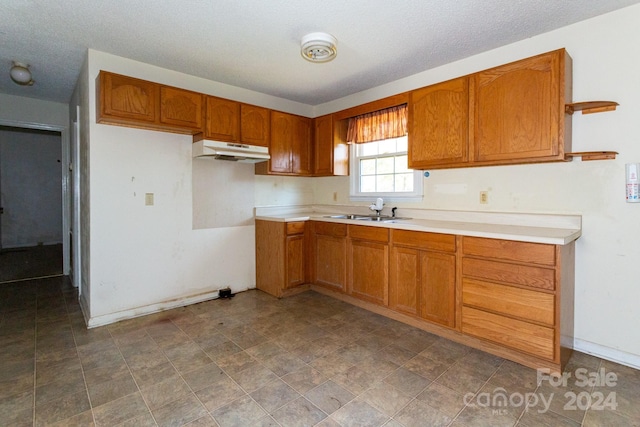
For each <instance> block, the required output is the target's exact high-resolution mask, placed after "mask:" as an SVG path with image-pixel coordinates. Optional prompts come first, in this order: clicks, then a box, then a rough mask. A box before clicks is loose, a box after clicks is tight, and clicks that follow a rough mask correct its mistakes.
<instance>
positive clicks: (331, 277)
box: [314, 235, 347, 292]
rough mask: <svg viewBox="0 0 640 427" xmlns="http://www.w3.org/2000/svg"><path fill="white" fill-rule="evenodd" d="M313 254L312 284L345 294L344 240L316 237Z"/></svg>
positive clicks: (345, 248)
mask: <svg viewBox="0 0 640 427" xmlns="http://www.w3.org/2000/svg"><path fill="white" fill-rule="evenodd" d="M314 253H315V280H314V282H315V283H317V284H319V285H324V286H328V287H330V288H333V289H337V290H339V291H342V292H345V290H346V282H347V280H346V274H347V240H346V238H344V237H334V236H326V235H316V238H315V248H314Z"/></svg>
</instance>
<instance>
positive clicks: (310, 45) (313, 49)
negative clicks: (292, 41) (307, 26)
mask: <svg viewBox="0 0 640 427" xmlns="http://www.w3.org/2000/svg"><path fill="white" fill-rule="evenodd" d="M300 46H301V48H300V53H301V54H302V57H303V58H304V59H306V60H307V61H310V62H328V61H331V60H332V59H333V58H335V57H336V55H337V54H338V47H337V40H336V38H335V37H333V36H332V35H331V34H327V33H311V34H307V35H306V36H304V37H302V42H301V43H300Z"/></svg>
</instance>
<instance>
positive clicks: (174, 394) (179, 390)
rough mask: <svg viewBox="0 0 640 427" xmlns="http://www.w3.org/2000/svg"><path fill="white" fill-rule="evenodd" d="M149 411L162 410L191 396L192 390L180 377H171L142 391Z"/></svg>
mask: <svg viewBox="0 0 640 427" xmlns="http://www.w3.org/2000/svg"><path fill="white" fill-rule="evenodd" d="M140 393H141V394H142V397H143V398H144V401H145V402H146V403H147V406H148V407H149V409H151V410H154V409H157V408H160V407H162V406H164V405H166V404H168V403H171V402H173V401H175V400H179V399H182V398H185V397H187V396H189V395H191V389H190V388H189V386H188V385H187V383H185V382H184V380H183V379H182V378H180V377H171V378H168V379H166V380H164V381H160V382H159V383H155V384H153V385H150V386H148V387H143V388H142V389H141V390H140Z"/></svg>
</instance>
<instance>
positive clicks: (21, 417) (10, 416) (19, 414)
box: [0, 392, 34, 426]
mask: <svg viewBox="0 0 640 427" xmlns="http://www.w3.org/2000/svg"><path fill="white" fill-rule="evenodd" d="M33 406H34V399H33V392H25V393H19V394H15V395H12V396H8V397H5V398H3V399H0V420H2V422H3V424H6V425H11V426H14V425H16V426H33Z"/></svg>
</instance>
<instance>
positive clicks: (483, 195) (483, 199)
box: [480, 191, 489, 205]
mask: <svg viewBox="0 0 640 427" xmlns="http://www.w3.org/2000/svg"><path fill="white" fill-rule="evenodd" d="M487 203H489V192H488V191H481V192H480V204H481V205H486V204H487Z"/></svg>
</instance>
